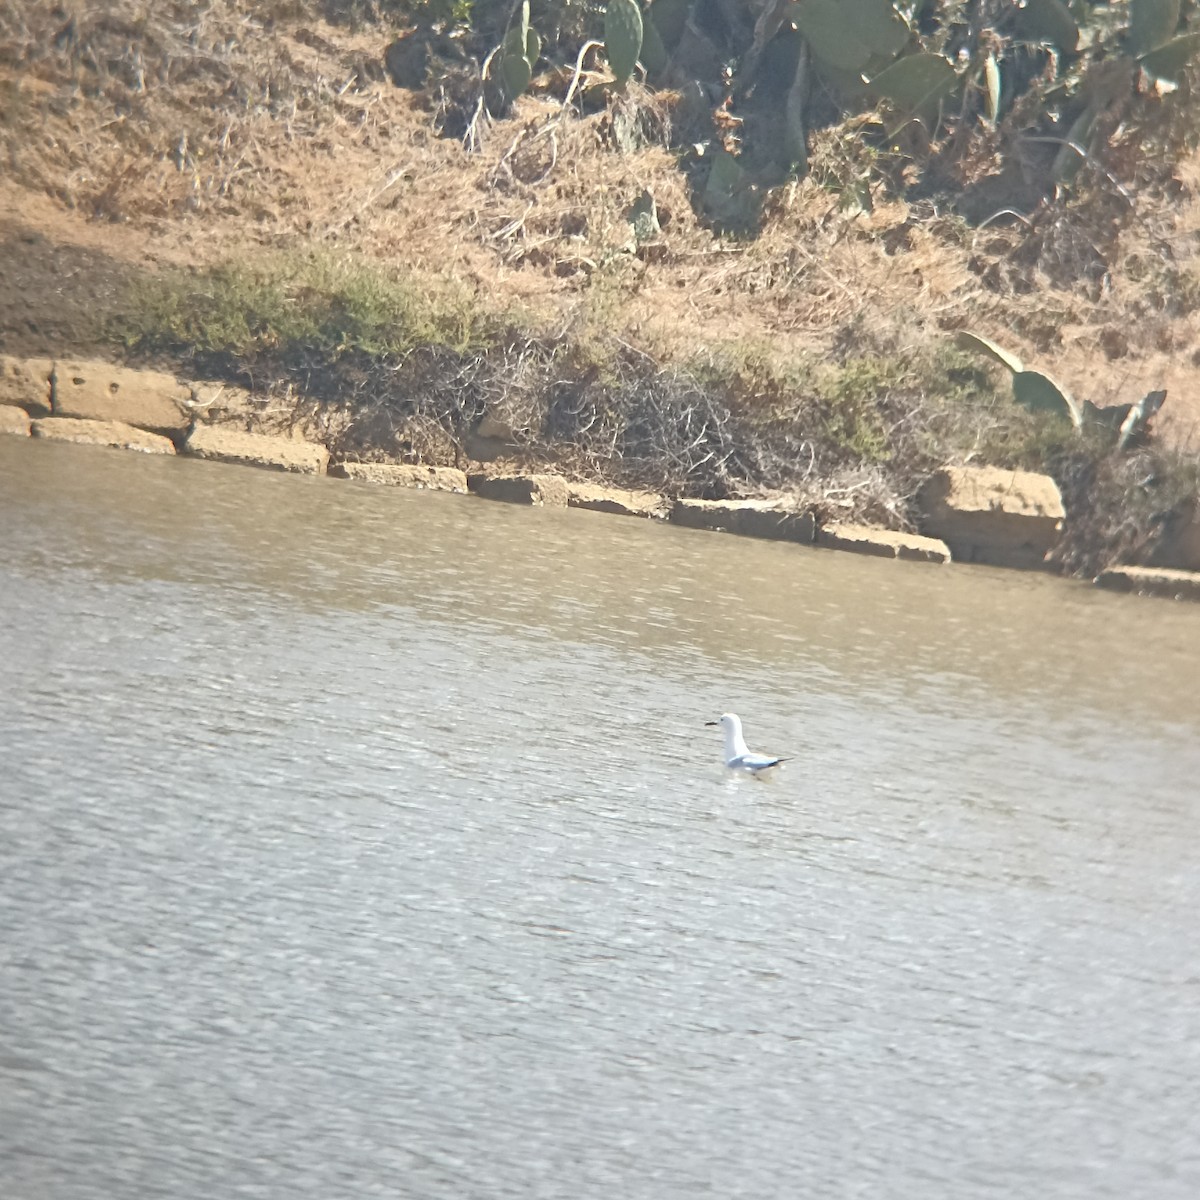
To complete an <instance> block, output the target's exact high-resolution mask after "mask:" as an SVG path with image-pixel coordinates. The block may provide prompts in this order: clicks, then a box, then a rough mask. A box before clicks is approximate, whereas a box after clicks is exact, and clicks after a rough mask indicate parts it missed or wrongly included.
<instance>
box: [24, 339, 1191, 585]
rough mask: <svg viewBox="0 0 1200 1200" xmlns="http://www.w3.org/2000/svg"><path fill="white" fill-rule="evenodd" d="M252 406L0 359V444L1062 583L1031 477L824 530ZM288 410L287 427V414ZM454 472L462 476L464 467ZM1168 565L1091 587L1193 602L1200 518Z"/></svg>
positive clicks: (819, 519)
mask: <svg viewBox="0 0 1200 1200" xmlns="http://www.w3.org/2000/svg"><path fill="white" fill-rule="evenodd" d="M272 415H273V417H274V418H275V419H276V420H275V422H274V424H275V431H273V432H272V431H271V428H272V421H271V420H270V419H269V417H268V415H267V414H265V413H264V412H263V411H262V407H261V398H259V400H258V401H257V402H256V399H255V397H253V396H251V395H250V394H249V393H245V392H242V391H241V390H240V389H236V388H231V387H228V386H227V385H222V384H219V383H210V382H206V381H202V380H200V381H197V380H182V379H179V378H177V377H176V376H174V375H171V374H168V373H166V372H162V371H151V370H142V369H138V368H131V367H120V366H114V365H113V364H111V363H108V362H103V361H99V360H78V359H69V358H65V357H64V358H50V357H45V358H16V357H11V356H0V434H8V435H10V436H14V435H15V436H18V437H21V436H24V437H33V438H41V439H44V440H54V441H61V442H67V443H74V444H80V445H95V446H106V447H110V448H120V449H128V450H136V451H139V452H142V453H160V454H180V455H186V456H192V457H200V458H207V459H210V460H215V461H221V462H229V463H235V464H239V465H248V466H256V467H259V468H260V469H261V468H266V469H272V470H277V471H289V472H294V473H302V474H314V475H328V476H330V477H332V478H339V479H347V480H351V481H360V482H368V483H374V484H376V485H377V486H397V487H412V488H419V489H429V490H440V491H447V492H452V493H460V494H471V495H475V496H478V497H480V498H483V499H490V500H497V501H501V502H506V503H511V504H524V505H529V506H538V507H574V508H584V509H590V510H592V511H597V512H602V513H608V514H611V515H619V516H632V517H640V518H641V519H644V520H662V521H669V522H671V523H672V524H676V525H680V526H683V527H686V528H692V529H708V530H718V531H722V532H727V533H733V534H735V535H739V536H744V537H751V538H758V539H767V540H776V541H788V542H793V543H796V544H800V545H809V546H813V547H817V548H823V549H833V550H842V551H846V552H849V553H858V554H865V555H868V556H871V557H878V558H891V559H906V560H908V561H916V562H927V563H939V564H941V565H949V564H953V563H959V562H973V563H983V564H986V565H992V566H999V567H1007V568H1010V569H1022V570H1043V571H1048V572H1050V573H1054V574H1060V575H1062V574H1064V573H1063V572H1062V571H1061V570H1055V567H1054V564H1053V563H1051V562H1048V561H1047V560H1048V559H1049V556H1050V555H1051V552H1052V551H1053V548H1054V546H1055V545H1056V544H1057V542H1058V540H1059V539H1060V538H1061V537H1062V536H1063V535H1064V531H1065V528H1066V513H1065V511H1064V509H1063V505H1062V497H1061V494H1060V493H1059V489H1058V486H1057V484H1056V483H1055V481H1054V480H1053V479H1052V478H1051V477H1050V476H1049V475H1044V474H1040V473H1037V472H1031V471H1020V470H1012V469H1007V468H998V467H979V466H946V467H943V468H941V469H940V470H938V471H935V472H934V473H933V474H932V475H930V476H929V478H928V479H927V480H926V481H925V483H924V484H923V485H922V488H921V490H920V492H919V494H918V498H917V500H918V510H919V512H920V514H921V522H920V527H919V530H918V531H917V532H907V531H903V530H895V529H887V528H883V527H879V526H874V525H865V524H858V523H853V522H839V521H836V520H833V521H831V520H829V519H828V517H827V516H825V515H823V514H821V513H819V512H818V511H817V510H816V509H814V508H813V507H811V506H805V505H803V504H802V503H801V502H800V501H799V500H798V498H797V497H796V496H795V495H789V494H788V493H787V492H784V491H780V492H776V493H773V494H770V495H762V496H753V497H746V498H741V499H725V500H703V499H692V498H687V497H679V496H670V495H667V494H664V493H658V492H649V491H633V490H628V489H622V488H615V487H610V486H608V485H607V484H606V483H604V482H603V481H602V480H598V479H589V480H580V479H574V478H571V477H570V475H568V474H567V473H560V472H556V471H553V470H549V469H545V468H546V467H548V466H551V465H553V464H538V467H537V469H532V470H530V469H527V468H526V467H523V466H522V464H521V463H520V449H521V448H520V447H519V446H518V445H516V444H513V442H512V441H511V437H512V434H511V431H509V430H506V429H504V428H503V426H502V425H500V424H499V423H498V422H496V421H495V420H491V421H489V417H488V416H486V415H485V417H484V418H483V419H482V421H480V422H479V423H478V426H477V427H476V428H475V429H474V430H472V431H471V438H470V439H469V442H468V446H467V447H464V448H461V449H471V450H474V451H475V452H476V453H475V455H474V456H472V457H470V458H466V459H465V461H464V462H463V463H462V464H461V465H459V466H454V467H451V466H446V465H439V464H433V463H422V462H398V461H389V462H362V461H359V460H358V459H355V458H351V457H337V456H333V455H331V454H330V451H329V449H328V448H327V447H326V446H325V445H324V444H323V443H322V442H321V441H318V440H316V439H315V438H313V437H311V436H304V435H305V434H306V433H311V430H305V429H304V428H303V425H302V424H301V423H299V422H295V421H293V423H292V424H291V425H290V427H289V433H288V434H287V435H286V436H285V435H282V434H281V433H280V432H278V428H279V421H278V417H279V415H280V414H279V413H278V412H276V413H274V414H272ZM295 416H296V414H295V413H293V414H292V417H293V418H295ZM464 468H465V469H464ZM1172 549H1173V551H1174V553H1175V556H1176V561H1177V562H1178V563H1182V564H1183V565H1175V564H1174V563H1171V562H1168V563H1165V564H1161V565H1154V566H1142V565H1138V564H1112V565H1109V566H1108V567H1106V568H1105V569H1103V570H1102V571H1100V572H1099V573H1098V574H1097V575H1095V576H1094V577H1093V579H1092V582H1093V584H1095V585H1097V586H1100V587H1105V588H1110V589H1112V590H1119V591H1127V592H1134V593H1137V594H1145V595H1159V596H1168V597H1174V598H1176V599H1191V600H1198V601H1200V518H1193V521H1192V522H1191V523H1190V524H1188V525H1185V526H1184V527H1183V529H1182V530H1178V531H1176V536H1175V537H1174V539H1173V543H1172Z"/></svg>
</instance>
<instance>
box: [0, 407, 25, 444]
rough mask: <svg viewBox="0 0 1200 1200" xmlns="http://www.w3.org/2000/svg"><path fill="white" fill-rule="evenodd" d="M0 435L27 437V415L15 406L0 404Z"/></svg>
mask: <svg viewBox="0 0 1200 1200" xmlns="http://www.w3.org/2000/svg"><path fill="white" fill-rule="evenodd" d="M0 433H14V434H16V435H17V437H28V436H29V414H28V413H27V412H26V411H25V410H24V409H23V408H18V407H17V406H16V405H15V404H0Z"/></svg>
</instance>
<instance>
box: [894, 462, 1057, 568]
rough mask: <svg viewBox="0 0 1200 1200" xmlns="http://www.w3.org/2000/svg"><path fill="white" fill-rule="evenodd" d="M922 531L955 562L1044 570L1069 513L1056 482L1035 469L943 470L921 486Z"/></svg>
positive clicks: (977, 468)
mask: <svg viewBox="0 0 1200 1200" xmlns="http://www.w3.org/2000/svg"><path fill="white" fill-rule="evenodd" d="M917 503H918V505H919V507H920V509H921V512H922V514H923V519H922V521H921V529H922V532H923V533H925V534H927V535H929V536H930V537H935V538H940V539H941V540H942V541H943V542H945V543H946V545H948V546H949V547H950V552H951V554H953V556H954V560H955V561H956V562H982V563H991V564H993V565H994V566H1000V567H1040V566H1042V565H1043V564H1044V562H1045V559H1046V555H1047V553H1048V552H1049V551H1050V550H1051V549H1052V548H1053V546H1054V545H1055V543H1056V542H1057V541H1058V538H1059V534H1060V533H1061V532H1062V527H1063V521H1064V519H1065V517H1066V513H1065V511H1064V509H1063V503H1062V496H1061V494H1060V493H1059V490H1058V484H1056V483H1055V482H1054V480H1053V479H1051V478H1050V476H1049V475H1040V474H1038V473H1036V472H1034V471H1008V470H1004V469H1002V468H1000V467H944V468H943V469H942V470H940V471H938V472H936V473H935V474H934V475H932V476H931V477H930V478H929V479H928V480H926V481H925V483H924V484H923V485H922V487H921V490H920V492H919V493H918V494H917Z"/></svg>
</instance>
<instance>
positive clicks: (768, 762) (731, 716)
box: [704, 713, 787, 777]
mask: <svg viewBox="0 0 1200 1200" xmlns="http://www.w3.org/2000/svg"><path fill="white" fill-rule="evenodd" d="M704 723H705V725H720V727H721V732H722V733H723V734H724V735H725V765H726V766H727V767H728V768H729V769H730V770H731V771H749V772H750V774H751V775H754V776H756V777H757V776H759V775H762V774H764V773H765V772H767V771H769V770H771V768H772V767H777V766H779V764H780V763H781V762H786V761H787V759H784V758H772V757H770V756H769V755H766V754H751V753H750V750H749V749H748V747H747V746H746V739H745V738H744V737H743V736H742V719H741V717H739V716H738V715H737V713H724V714H722V716H721V719H720V720H719V721H705V722H704Z"/></svg>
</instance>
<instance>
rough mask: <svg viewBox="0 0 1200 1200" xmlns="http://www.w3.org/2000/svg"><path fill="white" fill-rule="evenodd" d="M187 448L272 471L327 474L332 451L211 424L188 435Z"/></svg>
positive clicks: (197, 427) (313, 444)
mask: <svg viewBox="0 0 1200 1200" xmlns="http://www.w3.org/2000/svg"><path fill="white" fill-rule="evenodd" d="M184 451H185V453H187V454H192V455H195V456H196V457H197V458H211V459H215V460H216V461H218V462H232V463H242V464H244V465H246V466H252V467H265V468H267V469H268V470H273V471H293V472H295V473H297V474H300V475H324V474H325V468H326V467H327V466H328V465H329V451H328V450H326V449H325V447H324V446H320V445H317V444H316V443H315V442H297V441H293V440H292V439H291V438H281V437H269V436H267V435H266V434H262V433H243V432H242V431H241V430H238V429H223V428H218V427H214V426H211V425H197V426H196V427H195V429H193V430H192V432H191V433H190V434H189V435H188V439H187V441H186V442H185V443H184Z"/></svg>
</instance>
